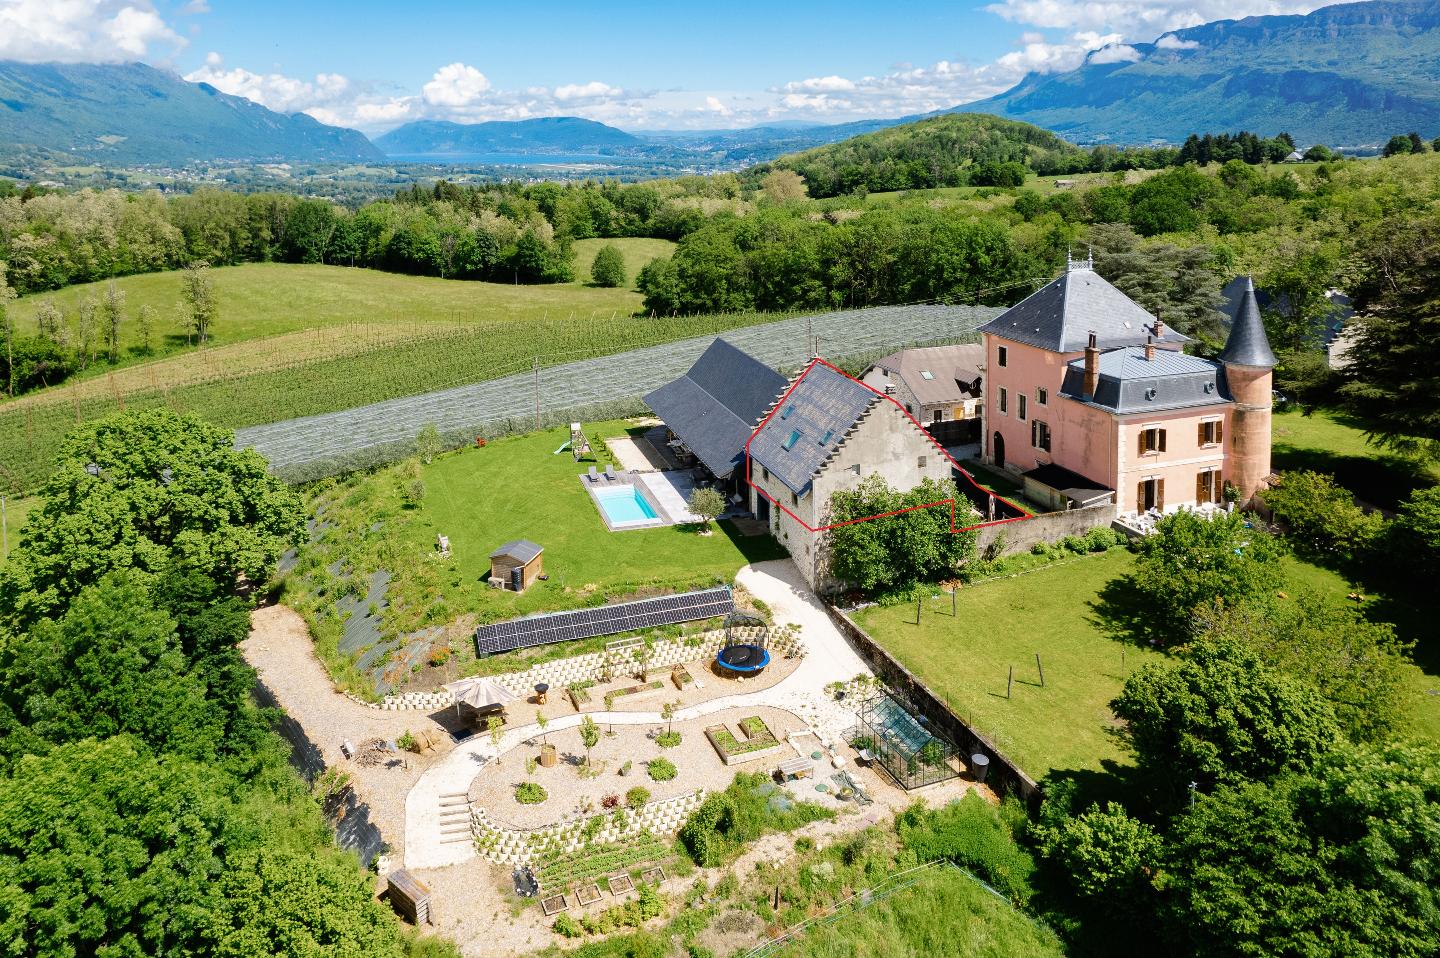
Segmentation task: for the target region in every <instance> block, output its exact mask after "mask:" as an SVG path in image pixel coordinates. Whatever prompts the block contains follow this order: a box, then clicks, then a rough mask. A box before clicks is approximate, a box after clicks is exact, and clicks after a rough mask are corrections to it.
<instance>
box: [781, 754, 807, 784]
mask: <svg viewBox="0 0 1440 958" xmlns="http://www.w3.org/2000/svg"><path fill="white" fill-rule="evenodd" d="M779 771H780V778H781V780H782V781H787V782H788V781H790V780H792V779H799V778H809V777H810V776H812V775H814V774H815V766H813V765H811V764H810V760H809V759H808V758H792V759H789V760H787V761H784V762H781V763H780V769H779Z"/></svg>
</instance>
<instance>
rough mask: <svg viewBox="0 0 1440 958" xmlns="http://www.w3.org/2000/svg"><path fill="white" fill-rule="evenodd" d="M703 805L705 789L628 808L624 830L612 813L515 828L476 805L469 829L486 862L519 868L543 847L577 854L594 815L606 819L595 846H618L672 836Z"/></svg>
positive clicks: (598, 833)
mask: <svg viewBox="0 0 1440 958" xmlns="http://www.w3.org/2000/svg"><path fill="white" fill-rule="evenodd" d="M703 801H705V789H703V788H702V789H697V790H696V791H694V792H690V793H689V794H686V795H677V796H675V797H674V798H662V799H659V800H658V801H654V802H649V803H647V804H645V805H642V806H640V807H639V808H638V809H632V808H627V809H625V815H626V817H627V818H628V819H629V822H628V824H627V825H626V826H625V828H623V829H619V828H616V827H615V824H614V822H615V811H614V809H610V810H601V811H597V812H595V813H593V814H590V815H578V816H575V817H573V818H569V819H565V820H563V821H559V822H556V823H555V824H553V825H544V826H541V827H540V828H514V827H512V826H510V825H506V824H505V823H503V822H497V821H493V820H492V819H491V818H490V815H489V813H487V812H486V811H485V809H483V808H481V807H480V806H478V805H475V806H472V807H471V809H470V828H471V831H473V832H474V834H475V847H476V849H477V850H478V851H479V853H480V855H481V857H483V858H484V859H485V860H486V861H490V862H494V863H495V864H497V865H519V864H526V863H530V862H532V861H533V859H534V857H535V856H536V855H537V854H538V853H539V852H540V850H541V849H542V848H543V847H544V846H546V845H550V844H554V843H557V842H558V843H559V845H560V847H561V848H563V849H564V850H565V851H567V852H574V851H579V850H580V849H581V848H583V847H584V846H585V837H584V831H585V823H586V822H587V821H589V820H590V819H592V818H594V817H595V816H596V815H600V816H603V817H604V819H605V825H604V827H602V828H601V829H600V830H599V831H598V832H597V833H596V834H595V837H594V839H593V840H594V841H596V842H618V841H621V840H622V839H626V838H629V837H631V836H632V835H638V834H639V833H640V832H642V831H648V832H649V833H650V834H652V835H673V834H675V833H676V832H678V831H679V830H680V826H681V825H683V824H685V820H686V819H687V818H689V817H690V813H691V812H693V811H695V809H697V808H699V807H700V803H701V802H703Z"/></svg>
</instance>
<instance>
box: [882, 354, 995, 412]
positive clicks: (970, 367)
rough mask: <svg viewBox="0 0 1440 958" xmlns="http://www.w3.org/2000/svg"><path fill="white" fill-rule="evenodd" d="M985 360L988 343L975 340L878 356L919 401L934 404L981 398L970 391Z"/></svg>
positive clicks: (894, 377)
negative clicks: (984, 343)
mask: <svg viewBox="0 0 1440 958" xmlns="http://www.w3.org/2000/svg"><path fill="white" fill-rule="evenodd" d="M984 361H985V347H984V346H981V345H980V344H979V343H972V344H965V345H956V346H927V347H923V348H920V349H902V350H900V352H898V353H891V354H890V355H889V356H886V357H884V358H882V359H877V360H875V363H874V365H876V366H878V367H879V368H881V369H883V370H884V371H885V373H886V375H888V376H890V378H892V379H900V380H904V382H905V385H906V386H908V387H910V392H911V393H913V394H914V395H915V401H916V402H918V403H920V404H921V405H922V406H931V405H935V404H937V403H958V402H960V401H961V400H962V399H976V398H978V395H977V394H975V393H972V392H970V386H971V384H972V383H974V382H975V381H977V380H978V379H979V378H980V364H981V363H982V362H984ZM926 372H929V373H930V374H931V378H930V379H926V378H925V376H924V375H923V374H924V373H926Z"/></svg>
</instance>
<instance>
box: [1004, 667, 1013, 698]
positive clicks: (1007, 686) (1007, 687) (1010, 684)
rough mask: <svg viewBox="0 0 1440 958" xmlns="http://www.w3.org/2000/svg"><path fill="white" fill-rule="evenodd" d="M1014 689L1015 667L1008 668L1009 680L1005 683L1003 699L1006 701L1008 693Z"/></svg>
mask: <svg viewBox="0 0 1440 958" xmlns="http://www.w3.org/2000/svg"><path fill="white" fill-rule="evenodd" d="M1014 689H1015V666H1013V665H1012V666H1010V679H1009V681H1007V682H1006V683H1005V697H1006V698H1007V699H1008V698H1009V697H1010V693H1011V692H1012V691H1014Z"/></svg>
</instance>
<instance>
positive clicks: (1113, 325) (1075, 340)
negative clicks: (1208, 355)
mask: <svg viewBox="0 0 1440 958" xmlns="http://www.w3.org/2000/svg"><path fill="white" fill-rule="evenodd" d="M1154 323H1155V317H1154V316H1151V315H1150V314H1149V313H1147V312H1146V311H1145V309H1144V308H1143V307H1142V306H1140V304H1138V303H1136V302H1135V301H1134V300H1132V299H1131V298H1130V297H1129V296H1126V295H1125V294H1124V293H1122V292H1120V290H1118V289H1116V288H1115V287H1114V286H1111V285H1110V284H1109V283H1107V282H1106V281H1105V280H1104V279H1103V278H1102V277H1101V276H1100V274H1099V273H1096V272H1094V271H1093V270H1090V269H1086V268H1084V267H1081V266H1075V267H1072V268H1070V269H1068V270H1066V271H1065V272H1064V273H1063V274H1062V275H1061V276H1060V278H1059V279H1057V280H1055V281H1054V282H1051V283H1049V284H1048V285H1046V286H1042V287H1041V288H1040V289H1038V290H1036V291H1035V292H1034V293H1032V294H1031V295H1030V296H1028V297H1026V298H1025V299H1023V300H1021V301H1020V302H1019V303H1017V304H1016V305H1014V306H1011V307H1010V308H1009V309H1007V310H1006V311H1005V312H1003V313H1001V314H1000V315H999V316H997V317H995V318H994V319H992V320H991V321H990V322H988V323H986V324H985V325H984V326H981V327H980V329H979V332H981V333H990V334H991V335H994V336H999V337H1000V338H1002V339H1009V340H1012V341H1013V342H1017V343H1025V344H1026V345H1028V346H1038V347H1040V348H1041V349H1048V350H1050V351H1051V352H1056V353H1078V352H1082V351H1084V349H1085V344H1086V342H1087V341H1088V340H1089V338H1090V333H1091V332H1094V333H1095V338H1096V345H1097V346H1099V347H1100V348H1101V349H1113V348H1115V347H1117V346H1137V345H1140V344H1143V343H1144V342H1145V341H1146V339H1147V338H1149V337H1150V335H1151V333H1152V332H1153V326H1154ZM1155 341H1156V342H1157V343H1166V344H1179V343H1187V342H1189V341H1190V340H1189V337H1187V336H1182V335H1181V334H1180V333H1178V332H1176V331H1175V330H1173V329H1170V328H1169V327H1167V328H1166V329H1165V334H1164V335H1163V336H1160V337H1159V338H1157V339H1156V340H1155Z"/></svg>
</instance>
